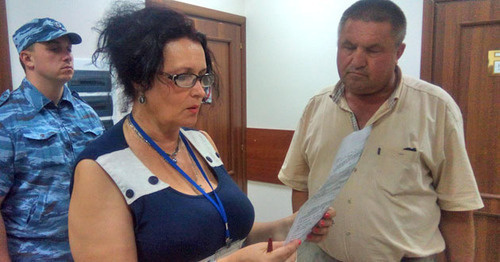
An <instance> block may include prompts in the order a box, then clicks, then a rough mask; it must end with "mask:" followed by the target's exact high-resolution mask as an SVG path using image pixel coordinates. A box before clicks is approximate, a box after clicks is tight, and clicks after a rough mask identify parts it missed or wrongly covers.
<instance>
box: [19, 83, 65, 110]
mask: <svg viewBox="0 0 500 262" xmlns="http://www.w3.org/2000/svg"><path fill="white" fill-rule="evenodd" d="M21 86H22V87H23V89H22V90H23V93H24V95H25V97H26V98H27V99H28V101H29V102H30V103H31V104H32V105H33V107H34V108H35V110H36V111H37V112H39V111H40V110H42V108H44V107H45V106H47V105H49V104H53V103H52V101H51V100H50V99H48V98H47V97H46V96H44V95H43V94H42V93H40V91H38V89H37V88H36V87H35V86H34V85H33V84H32V83H31V82H30V81H29V80H28V79H26V78H24V79H23V82H22V83H21ZM63 101H67V102H69V103H70V104H71V105H73V103H74V100H73V96H72V95H71V92H70V90H69V88H68V87H67V86H66V85H64V90H63V94H62V96H61V100H60V101H59V104H60V105H62V104H61V103H62V102H63Z"/></svg>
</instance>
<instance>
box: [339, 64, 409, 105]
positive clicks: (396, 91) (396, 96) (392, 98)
mask: <svg viewBox="0 0 500 262" xmlns="http://www.w3.org/2000/svg"><path fill="white" fill-rule="evenodd" d="M402 79H403V78H402V73H401V69H400V68H399V66H396V81H397V85H396V89H394V91H393V92H392V94H391V96H390V97H389V99H387V102H388V104H389V107H390V108H393V107H394V106H395V105H396V102H397V101H398V99H399V97H400V96H401V92H402V88H401V86H402V85H403V81H402ZM344 90H345V86H344V83H342V81H339V82H338V83H337V85H335V88H334V89H333V91H332V93H331V94H330V97H331V98H332V101H333V102H334V103H337V104H338V103H339V102H340V99H341V98H342V97H344Z"/></svg>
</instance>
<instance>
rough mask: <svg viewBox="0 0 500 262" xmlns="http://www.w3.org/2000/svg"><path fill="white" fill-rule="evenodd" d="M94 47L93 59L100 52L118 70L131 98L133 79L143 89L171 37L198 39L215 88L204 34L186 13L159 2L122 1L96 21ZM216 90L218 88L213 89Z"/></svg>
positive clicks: (134, 93) (158, 67) (148, 85)
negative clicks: (97, 33) (152, 4)
mask: <svg viewBox="0 0 500 262" xmlns="http://www.w3.org/2000/svg"><path fill="white" fill-rule="evenodd" d="M99 26H100V29H97V31H98V32H99V39H98V43H97V50H96V51H95V52H94V54H93V55H92V62H93V63H94V64H96V63H97V60H98V59H99V56H101V55H102V58H103V59H106V60H107V62H108V63H109V67H110V71H111V72H114V73H116V74H117V77H118V80H119V82H120V83H121V84H122V85H123V88H124V94H125V95H126V97H127V98H128V99H130V100H133V99H135V98H136V96H137V91H136V90H135V88H134V85H133V83H135V84H138V85H140V86H141V88H142V89H141V90H140V91H146V90H148V89H150V88H151V85H152V83H153V81H154V79H155V77H157V75H158V72H160V71H162V69H163V68H162V67H163V63H164V57H163V48H164V47H165V45H166V44H167V43H169V42H171V41H173V40H177V39H179V38H183V37H187V38H189V39H191V40H193V41H196V42H199V43H200V44H201V46H202V47H203V50H204V52H205V60H206V64H207V72H211V73H213V74H214V75H215V77H216V81H215V83H214V86H213V87H212V88H214V89H217V87H218V77H217V74H216V72H215V70H213V67H214V66H213V65H212V60H213V55H212V53H211V51H210V50H209V49H208V47H207V39H206V37H205V35H204V34H202V33H200V32H197V31H196V29H195V28H194V25H193V21H192V20H191V19H189V18H187V17H186V16H185V15H183V14H181V13H179V12H177V11H175V10H172V9H169V8H167V7H162V6H158V5H154V6H150V7H145V8H144V7H140V6H138V5H136V4H130V3H126V2H121V3H119V4H118V5H116V6H115V7H114V9H113V10H112V11H111V12H109V13H108V15H107V16H106V17H105V18H104V19H103V20H102V21H101V22H100V23H99ZM215 91H216V92H215V93H216V94H217V90H215Z"/></svg>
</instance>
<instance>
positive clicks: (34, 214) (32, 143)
mask: <svg viewBox="0 0 500 262" xmlns="http://www.w3.org/2000/svg"><path fill="white" fill-rule="evenodd" d="M13 40H14V43H15V45H16V48H17V51H18V52H19V60H20V62H21V65H22V66H23V69H24V71H25V73H26V77H25V78H24V79H23V81H22V83H21V85H20V86H19V88H17V89H16V90H14V91H12V92H10V91H8V90H7V91H6V92H5V93H4V94H3V95H1V96H0V207H1V209H0V211H1V213H0V261H9V260H10V259H12V260H13V261H71V260H72V257H71V252H70V249H69V242H68V224H67V219H68V207H69V199H70V198H69V184H70V179H71V174H72V173H73V165H74V161H75V159H76V157H77V156H78V154H79V153H80V152H81V151H82V150H83V149H84V147H85V146H86V145H87V143H88V142H90V141H91V140H93V139H94V138H96V137H97V136H99V135H100V134H102V132H103V130H104V128H103V126H102V124H101V122H100V120H99V117H98V116H97V114H96V113H95V111H94V110H93V109H92V108H91V107H90V106H89V105H88V104H86V103H85V102H84V101H83V100H81V99H80V98H79V97H78V95H77V94H76V93H74V92H71V91H70V90H69V89H68V87H67V86H66V85H65V84H66V82H68V81H69V80H70V79H71V78H72V77H73V72H74V70H73V56H72V53H71V49H72V45H73V44H79V43H81V41H82V39H81V37H80V36H79V35H78V34H76V33H71V32H67V31H66V28H65V27H64V25H63V24H61V23H60V22H58V21H56V20H53V19H51V18H41V19H34V20H32V21H30V22H28V23H27V24H25V25H23V26H22V27H20V28H19V29H18V30H17V31H16V32H15V33H14V36H13ZM9 255H10V256H9Z"/></svg>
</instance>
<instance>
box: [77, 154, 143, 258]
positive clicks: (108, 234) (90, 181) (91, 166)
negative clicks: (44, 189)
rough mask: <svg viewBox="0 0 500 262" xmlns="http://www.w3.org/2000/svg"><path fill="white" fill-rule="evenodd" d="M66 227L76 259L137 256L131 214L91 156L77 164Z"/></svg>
mask: <svg viewBox="0 0 500 262" xmlns="http://www.w3.org/2000/svg"><path fill="white" fill-rule="evenodd" d="M68 228H69V240H70V246H71V252H72V254H73V256H74V257H75V260H76V259H80V260H89V261H97V260H99V261H101V260H102V261H104V260H113V259H112V258H115V259H117V260H119V261H129V260H132V261H134V260H133V259H131V258H135V257H136V249H135V237H134V231H133V219H132V214H131V213H130V211H129V209H128V205H127V203H126V201H125V199H124V197H123V195H122V194H121V192H120V190H119V189H118V187H117V186H116V184H115V183H114V182H113V180H112V179H111V177H110V176H109V175H108V174H107V173H106V171H104V170H103V169H102V168H101V166H100V165H99V164H98V163H97V162H95V161H94V160H82V161H81V162H79V163H78V165H77V166H76V169H75V178H74V186H73V192H72V196H71V201H70V207H69V214H68ZM117 254H118V255H117ZM113 256H118V257H119V258H117V257H113ZM122 259H123V260H122Z"/></svg>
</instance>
